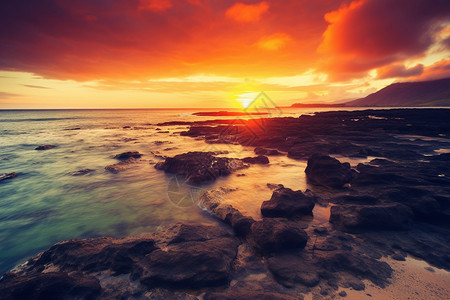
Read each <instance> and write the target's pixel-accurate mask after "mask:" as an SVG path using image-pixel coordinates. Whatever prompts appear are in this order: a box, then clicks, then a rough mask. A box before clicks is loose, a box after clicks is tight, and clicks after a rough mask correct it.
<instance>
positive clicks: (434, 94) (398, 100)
mask: <svg viewBox="0 0 450 300" xmlns="http://www.w3.org/2000/svg"><path fill="white" fill-rule="evenodd" d="M345 104H346V105H347V106H401V107H404V106H450V78H445V79H439V80H432V81H419V82H402V83H393V84H391V85H388V86H387V87H385V88H383V89H381V90H379V91H378V92H376V93H373V94H370V95H368V96H367V97H365V98H361V99H357V100H354V101H350V102H347V103H345Z"/></svg>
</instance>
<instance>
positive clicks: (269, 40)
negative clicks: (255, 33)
mask: <svg viewBox="0 0 450 300" xmlns="http://www.w3.org/2000/svg"><path fill="white" fill-rule="evenodd" d="M291 40H292V38H291V37H290V36H289V35H287V34H285V33H274V34H271V35H265V36H263V37H262V38H260V39H259V41H258V42H257V43H256V46H257V47H259V48H261V49H265V50H269V51H275V50H278V49H280V48H282V47H284V46H285V45H286V44H287V43H288V42H289V41H291Z"/></svg>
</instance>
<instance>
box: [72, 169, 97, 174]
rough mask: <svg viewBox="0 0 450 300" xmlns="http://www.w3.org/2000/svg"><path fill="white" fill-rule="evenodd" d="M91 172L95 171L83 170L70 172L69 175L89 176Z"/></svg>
mask: <svg viewBox="0 0 450 300" xmlns="http://www.w3.org/2000/svg"><path fill="white" fill-rule="evenodd" d="M93 172H95V170H91V169H83V170H78V171H75V172H72V173H71V175H72V176H81V175H87V174H91V173H93Z"/></svg>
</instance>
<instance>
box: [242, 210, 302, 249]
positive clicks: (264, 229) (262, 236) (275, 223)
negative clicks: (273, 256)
mask: <svg viewBox="0 0 450 300" xmlns="http://www.w3.org/2000/svg"><path fill="white" fill-rule="evenodd" d="M307 241H308V235H307V234H306V232H305V231H304V230H303V229H302V228H301V225H299V224H298V223H294V222H291V221H288V220H287V219H281V218H264V219H263V220H262V221H257V222H255V223H253V224H252V226H251V234H250V242H251V243H252V245H253V246H254V247H255V248H256V249H257V250H258V251H260V252H262V253H266V254H268V253H273V252H282V251H285V250H290V249H302V248H304V247H305V246H306V243H307Z"/></svg>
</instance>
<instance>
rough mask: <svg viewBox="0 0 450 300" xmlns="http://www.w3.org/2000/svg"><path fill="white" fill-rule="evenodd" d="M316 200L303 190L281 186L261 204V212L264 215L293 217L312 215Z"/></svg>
mask: <svg viewBox="0 0 450 300" xmlns="http://www.w3.org/2000/svg"><path fill="white" fill-rule="evenodd" d="M313 208H314V201H313V199H312V198H311V197H308V196H306V195H305V194H303V193H302V192H301V191H293V190H291V189H289V188H279V189H277V190H275V191H274V192H273V194H272V198H270V200H269V201H264V202H263V203H262V205H261V214H262V215H263V216H264V217H271V218H276V217H285V218H288V217H293V216H303V215H311V214H312V210H313Z"/></svg>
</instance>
